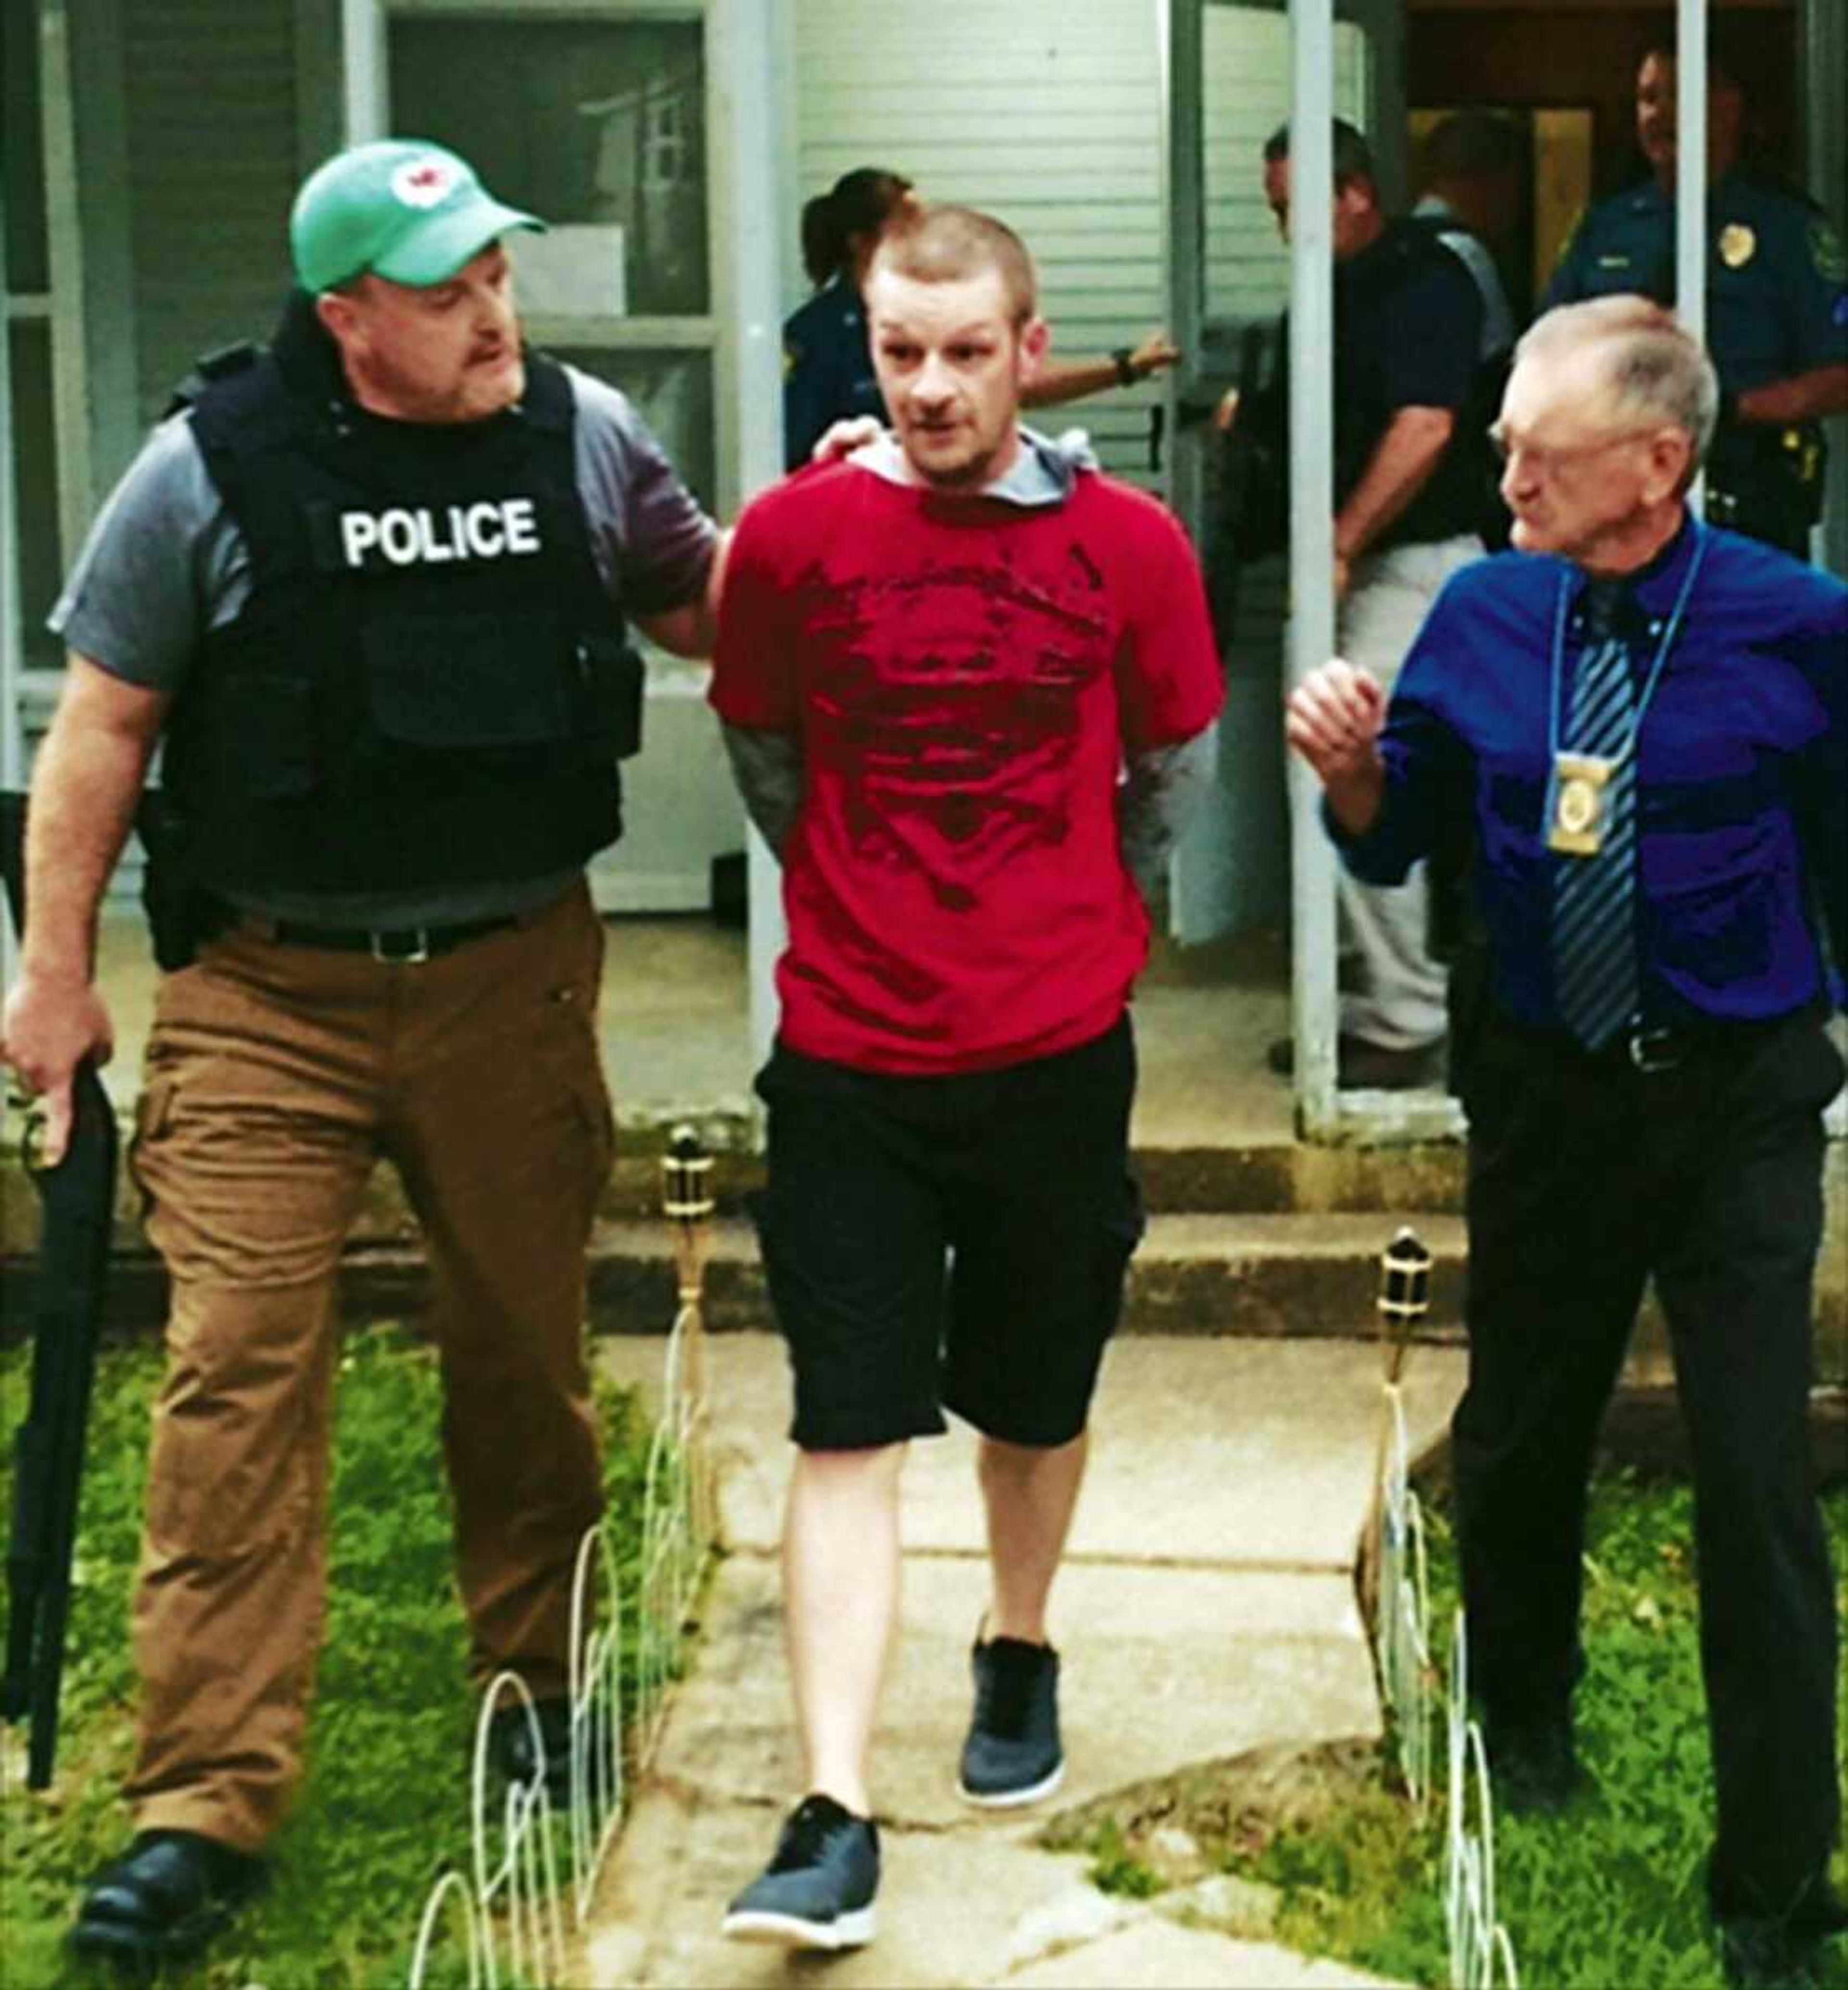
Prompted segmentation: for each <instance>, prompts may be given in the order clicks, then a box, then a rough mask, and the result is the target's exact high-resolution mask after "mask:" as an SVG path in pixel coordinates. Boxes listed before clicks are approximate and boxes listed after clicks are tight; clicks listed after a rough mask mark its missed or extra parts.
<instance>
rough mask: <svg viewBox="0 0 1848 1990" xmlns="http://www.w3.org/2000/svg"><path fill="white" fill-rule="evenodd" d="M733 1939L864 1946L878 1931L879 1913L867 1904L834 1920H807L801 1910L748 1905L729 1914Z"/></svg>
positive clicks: (728, 1931)
mask: <svg viewBox="0 0 1848 1990" xmlns="http://www.w3.org/2000/svg"><path fill="white" fill-rule="evenodd" d="M876 1931H877V1916H876V1914H875V1910H874V1909H873V1908H872V1907H871V1906H870V1905H868V1906H867V1907H855V1908H854V1910H853V1911H852V1912H851V1914H837V1915H836V1916H835V1917H834V1919H833V1920H831V1921H805V1920H803V1919H802V1917H800V1915H799V1914H766V1913H765V1912H764V1911H763V1910H762V1909H760V1908H746V1909H745V1910H743V1911H742V1913H738V1914H727V1915H726V1916H725V1926H724V1928H723V1932H724V1933H725V1934H727V1935H729V1937H731V1939H732V1941H762V1942H769V1943H771V1944H774V1945H775V1946H776V1947H777V1948H827V1949H835V1948H864V1947H865V1944H867V1943H868V1942H869V1941H871V1940H872V1938H873V1936H874V1934H875V1932H876Z"/></svg>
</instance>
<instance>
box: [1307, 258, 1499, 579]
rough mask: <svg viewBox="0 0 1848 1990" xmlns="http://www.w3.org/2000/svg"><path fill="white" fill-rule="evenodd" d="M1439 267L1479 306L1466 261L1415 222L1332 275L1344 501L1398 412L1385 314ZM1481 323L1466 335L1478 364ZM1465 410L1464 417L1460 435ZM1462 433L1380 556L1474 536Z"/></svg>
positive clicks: (1337, 478) (1337, 482)
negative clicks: (1392, 400) (1386, 353)
mask: <svg viewBox="0 0 1848 1990" xmlns="http://www.w3.org/2000/svg"><path fill="white" fill-rule="evenodd" d="M1434 265H1435V266H1437V267H1442V269H1444V270H1445V271H1446V273H1449V274H1451V275H1452V276H1454V277H1455V278H1456V280H1457V282H1458V284H1459V285H1460V286H1461V288H1460V289H1459V297H1463V298H1465V299H1466V300H1467V301H1469V302H1472V303H1476V304H1477V308H1478V311H1479V308H1480V306H1479V293H1478V291H1477V290H1476V283H1475V280H1474V279H1473V277H1471V276H1470V274H1469V269H1468V267H1467V266H1466V264H1465V263H1464V262H1463V260H1462V258H1461V257H1460V256H1456V255H1455V254H1453V253H1452V252H1451V250H1449V249H1447V248H1445V246H1444V245H1443V243H1441V242H1440V241H1439V239H1437V236H1436V235H1435V233H1434V232H1432V231H1431V230H1429V229H1426V228H1425V227H1423V226H1420V225H1419V224H1418V222H1415V221H1411V220H1407V219H1397V220H1393V221H1389V222H1388V223H1387V224H1386V228H1385V230H1384V233H1382V234H1381V236H1380V237H1379V239H1378V240H1377V241H1376V242H1374V243H1372V244H1371V246H1368V247H1367V248H1366V249H1364V250H1361V252H1360V253H1359V254H1358V255H1357V256H1354V257H1353V258H1352V259H1351V260H1349V261H1347V262H1346V263H1340V264H1339V265H1337V268H1336V271H1335V326H1334V329H1335V365H1334V396H1335V398H1334V427H1335V436H1334V456H1335V462H1334V494H1335V502H1336V504H1337V505H1338V504H1344V503H1345V502H1346V501H1347V496H1348V494H1349V493H1350V491H1352V490H1353V489H1354V486H1355V485H1356V484H1358V483H1359V482H1360V481H1361V477H1362V475H1363V474H1364V472H1365V470H1366V468H1367V464H1369V463H1371V461H1372V460H1373V454H1374V450H1376V449H1377V448H1378V447H1379V442H1380V438H1381V436H1383V435H1384V433H1386V430H1387V428H1388V426H1389V425H1390V423H1391V419H1392V416H1393V412H1394V411H1393V409H1392V408H1391V406H1389V404H1388V400H1387V396H1386V386H1385V381H1384V375H1383V373H1382V372H1381V367H1380V363H1379V362H1380V351H1379V338H1380V333H1379V328H1380V323H1381V312H1382V311H1383V310H1384V307H1385V306H1386V305H1387V304H1388V302H1389V301H1390V300H1391V298H1392V297H1394V295H1395V294H1397V293H1398V291H1399V290H1402V289H1404V288H1405V287H1406V286H1408V284H1411V283H1413V282H1415V281H1416V280H1418V278H1419V277H1422V276H1423V275H1425V273H1427V272H1428V270H1430V269H1431V268H1432V267H1433V266H1434ZM1480 322H1481V321H1480V318H1479V317H1478V318H1476V320H1475V321H1473V325H1472V328H1471V331H1470V333H1469V349H1470V353H1471V355H1472V358H1473V356H1474V354H1475V351H1476V343H1477V329H1476V328H1477V327H1479V324H1480ZM1466 419H1467V410H1459V430H1460V426H1461V424H1462V423H1463V422H1464V421H1465V420H1466ZM1464 443H1465V439H1464V438H1463V436H1462V435H1461V434H1460V433H1459V434H1458V435H1456V436H1453V437H1452V442H1451V443H1450V445H1449V447H1446V449H1445V451H1444V453H1443V454H1442V456H1441V457H1439V459H1438V462H1437V465H1436V467H1435V469H1434V470H1432V474H1431V475H1430V477H1428V479H1427V480H1426V481H1425V483H1424V484H1422V486H1421V487H1420V488H1419V490H1418V492H1417V493H1416V494H1415V496H1414V497H1412V499H1411V502H1410V503H1409V504H1408V505H1407V506H1406V508H1405V510H1404V511H1402V512H1401V513H1400V514H1399V515H1398V518H1394V520H1393V521H1392V522H1391V524H1390V525H1388V527H1387V528H1386V529H1385V530H1384V531H1383V532H1382V533H1381V535H1379V537H1378V539H1377V540H1376V541H1375V542H1374V545H1375V547H1376V548H1377V549H1379V550H1384V548H1387V547H1389V546H1397V545H1405V544H1408V543H1409V542H1421V541H1425V540H1431V539H1445V538H1451V537H1452V536H1453V535H1456V534H1457V533H1459V532H1469V531H1475V530H1476V529H1477V528H1478V525H1479V516H1478V514H1479V504H1478V501H1477V494H1476V487H1475V485H1476V478H1475V477H1474V474H1473V471H1472V469H1471V467H1470V465H1469V463H1468V462H1467V461H1466V460H1465V459H1466V447H1465V446H1464Z"/></svg>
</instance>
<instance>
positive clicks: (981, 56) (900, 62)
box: [787, 0, 1165, 482]
mask: <svg viewBox="0 0 1848 1990" xmlns="http://www.w3.org/2000/svg"><path fill="white" fill-rule="evenodd" d="M796 54H797V112H798V124H797V155H798V161H799V168H798V170H799V177H800V192H801V195H802V198H803V199H807V198H808V197H809V196H810V195H813V194H817V193H820V192H825V191H826V189H827V188H828V187H830V186H831V185H833V184H834V181H835V180H836V179H837V178H839V177H840V175H841V174H842V173H844V172H846V171H849V170H850V169H851V168H853V167H854V166H861V165H877V166H886V167H889V168H892V169H893V170H895V171H899V172H902V173H904V174H905V175H908V176H909V177H910V178H912V179H913V180H915V181H916V182H917V184H918V186H919V191H920V192H922V193H923V194H924V195H925V196H926V198H927V199H932V200H946V201H958V202H964V203H966V205H970V206H973V207H979V208H983V209H987V210H988V211H989V212H992V213H994V214H996V215H998V216H1000V219H1002V220H1004V221H1005V222H1007V224H1008V225H1009V226H1011V227H1012V228H1014V229H1017V230H1018V232H1019V233H1020V234H1021V237H1022V238H1023V239H1024V241H1025V242H1026V243H1027V245H1028V247H1029V248H1030V249H1031V250H1032V252H1033V254H1034V260H1035V261H1036V262H1037V263H1038V265H1039V269H1040V275H1041V286H1042V291H1043V295H1042V308H1043V309H1044V311H1045V315H1046V318H1047V319H1048V321H1049V322H1050V324H1051V327H1052V331H1053V348H1052V349H1053V355H1054V356H1055V358H1060V357H1063V358H1089V357H1094V356H1096V355H1098V354H1100V353H1106V352H1109V351H1111V350H1112V349H1113V348H1115V347H1116V346H1119V345H1135V344H1136V342H1137V341H1139V340H1140V338H1142V337H1143V334H1144V333H1145V332H1147V331H1149V330H1150V328H1151V327H1153V326H1154V325H1157V324H1160V322H1161V321H1162V318H1163V316H1164V314H1165V307H1164V304H1163V294H1162V239H1161V228H1162V187H1161V160H1162V144H1161V64H1160V46H1159V22H1158V19H1157V8H1156V5H1155V0H1086V4H1085V5H1082V6H1079V5H1070V4H1065V5H1061V4H1058V0H1011V4H1010V5H1006V6H997V5H994V0H937V3H936V4H935V5H931V6H928V7H919V8H898V7H886V6H871V5H866V4H865V0H797V49H796ZM788 226H789V230H790V239H791V240H793V239H794V237H795V234H796V217H795V216H793V215H792V216H790V219H789V223H788ZM804 294H806V293H805V289H804V287H803V284H802V283H801V281H800V279H799V278H798V280H797V281H796V282H795V284H794V287H793V290H792V294H791V295H790V297H789V298H788V299H787V304H788V306H789V307H790V308H791V309H793V307H795V306H796V305H797V304H799V303H800V302H801V301H802V298H803V295H804ZM1160 399H1161V388H1160V383H1159V382H1153V383H1150V384H1147V385H1140V386H1137V387H1136V388H1133V389H1127V390H1121V389H1119V390H1113V391H1111V392H1106V393H1103V394H1100V395H1097V396H1094V397H1092V398H1091V399H1087V400H1085V401H1081V402H1073V403H1072V404H1069V405H1068V406H1062V407H1052V408H1045V409H1040V410H1039V411H1038V413H1037V414H1036V415H1035V416H1034V421H1035V423H1036V424H1037V425H1038V426H1041V427H1044V428H1046V429H1049V430H1053V431H1055V432H1057V431H1058V430H1060V429H1062V428H1065V427H1068V426H1080V427H1083V428H1085V429H1088V430H1089V431H1090V433H1091V436H1092V441H1093V443H1095V444H1096V447H1098V449H1099V452H1100V453H1102V456H1103V457H1104V459H1105V461H1106V464H1108V465H1109V467H1111V468H1113V469H1116V470H1120V471H1122V472H1123V473H1124V474H1128V475H1131V476H1133V477H1136V479H1137V481H1142V482H1147V481H1149V479H1148V477H1147V463H1148V435H1149V418H1150V409H1151V407H1152V406H1154V404H1155V403H1156V402H1158V401H1159V400H1160Z"/></svg>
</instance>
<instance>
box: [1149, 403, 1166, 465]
mask: <svg viewBox="0 0 1848 1990" xmlns="http://www.w3.org/2000/svg"><path fill="white" fill-rule="evenodd" d="M1167 428H1168V411H1167V407H1166V406H1165V405H1164V404H1163V402H1160V401H1157V402H1155V404H1154V405H1153V406H1152V407H1151V408H1150V409H1149V468H1150V470H1151V471H1152V472H1153V473H1154V474H1156V475H1157V476H1159V475H1160V473H1161V445H1162V441H1163V438H1164V437H1165V436H1166V435H1167Z"/></svg>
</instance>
